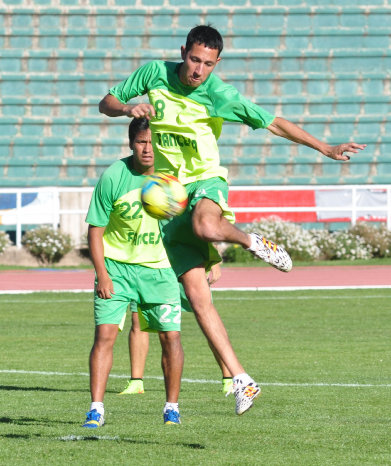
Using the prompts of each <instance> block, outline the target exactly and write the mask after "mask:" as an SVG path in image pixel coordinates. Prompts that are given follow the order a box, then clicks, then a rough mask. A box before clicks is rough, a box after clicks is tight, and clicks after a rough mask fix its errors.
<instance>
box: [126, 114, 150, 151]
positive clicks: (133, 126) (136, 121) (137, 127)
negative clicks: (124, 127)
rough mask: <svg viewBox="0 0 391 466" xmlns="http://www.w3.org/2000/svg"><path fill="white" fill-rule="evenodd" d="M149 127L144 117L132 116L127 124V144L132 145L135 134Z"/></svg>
mask: <svg viewBox="0 0 391 466" xmlns="http://www.w3.org/2000/svg"><path fill="white" fill-rule="evenodd" d="M148 128H149V121H148V120H147V119H146V118H133V120H132V121H131V122H130V124H129V132H128V134H129V144H130V145H131V146H132V145H133V143H134V140H135V139H136V136H137V134H138V133H139V132H140V131H145V130H146V129H148Z"/></svg>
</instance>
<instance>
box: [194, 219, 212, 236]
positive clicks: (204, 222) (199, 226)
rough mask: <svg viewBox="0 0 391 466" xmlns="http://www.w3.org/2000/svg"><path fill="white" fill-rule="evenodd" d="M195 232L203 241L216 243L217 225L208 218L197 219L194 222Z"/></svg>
mask: <svg viewBox="0 0 391 466" xmlns="http://www.w3.org/2000/svg"><path fill="white" fill-rule="evenodd" d="M193 231H194V233H195V235H196V236H198V238H200V239H202V240H203V241H214V238H215V225H214V224H213V222H211V221H210V219H208V218H205V217H198V218H195V219H194V221H193Z"/></svg>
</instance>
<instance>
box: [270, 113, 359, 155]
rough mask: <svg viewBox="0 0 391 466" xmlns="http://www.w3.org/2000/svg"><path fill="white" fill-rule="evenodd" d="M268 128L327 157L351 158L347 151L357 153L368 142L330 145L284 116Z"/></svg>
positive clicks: (277, 118) (275, 120)
mask: <svg viewBox="0 0 391 466" xmlns="http://www.w3.org/2000/svg"><path fill="white" fill-rule="evenodd" d="M267 129H268V130H269V131H270V132H272V133H273V134H275V135H276V136H281V137H283V138H285V139H289V140H290V141H293V142H296V143H297V144H302V145H304V146H308V147H311V148H312V149H315V150H317V151H319V152H321V153H322V154H323V155H325V156H326V157H330V158H331V159H334V160H349V159H350V157H349V156H348V155H346V154H345V152H352V153H354V154H356V153H357V152H358V151H359V150H363V149H365V148H366V146H367V145H366V144H357V143H355V142H347V143H345V144H339V145H338V146H330V144H326V143H325V142H322V141H319V139H316V138H315V137H314V136H312V135H311V134H310V133H307V131H304V130H303V129H302V128H300V127H299V126H297V125H295V124H294V123H292V122H291V121H289V120H285V119H284V118H280V117H276V118H275V119H274V121H273V123H272V124H270V125H269V126H268V127H267Z"/></svg>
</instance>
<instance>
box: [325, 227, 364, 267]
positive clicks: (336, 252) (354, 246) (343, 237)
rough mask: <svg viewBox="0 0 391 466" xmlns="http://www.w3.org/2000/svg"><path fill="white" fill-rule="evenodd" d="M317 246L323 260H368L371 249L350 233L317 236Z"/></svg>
mask: <svg viewBox="0 0 391 466" xmlns="http://www.w3.org/2000/svg"><path fill="white" fill-rule="evenodd" d="M317 245H318V247H319V249H320V250H321V251H322V256H323V258H324V259H332V260H336V259H347V260H355V259H370V258H371V257H372V248H371V246H370V245H368V244H367V243H366V242H365V240H364V239H363V238H362V237H361V236H358V235H355V234H353V233H352V232H350V231H335V232H333V233H329V232H326V233H325V234H323V235H319V236H317Z"/></svg>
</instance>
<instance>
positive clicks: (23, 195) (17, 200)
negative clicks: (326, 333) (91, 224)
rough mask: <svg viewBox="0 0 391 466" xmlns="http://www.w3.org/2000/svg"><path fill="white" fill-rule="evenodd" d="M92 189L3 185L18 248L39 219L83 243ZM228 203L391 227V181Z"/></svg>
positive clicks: (244, 190)
mask: <svg viewBox="0 0 391 466" xmlns="http://www.w3.org/2000/svg"><path fill="white" fill-rule="evenodd" d="M92 190H93V188H91V187H87V188H60V187H42V188H0V228H2V229H3V230H4V229H5V230H13V231H15V232H16V245H17V247H19V248H20V247H21V239H22V232H23V230H24V229H25V227H26V226H27V227H29V226H30V227H31V225H40V224H49V225H52V226H53V228H55V229H57V228H61V230H62V231H65V232H67V233H69V234H71V236H72V237H73V239H74V242H75V243H76V244H79V243H80V237H81V235H82V234H83V233H85V232H86V228H87V226H86V224H85V222H84V219H85V215H86V213H87V209H88V205H89V200H90V198H91V193H92ZM257 199H258V200H259V201H257ZM287 201H289V202H287ZM229 204H230V206H231V208H232V210H233V211H234V212H235V214H236V216H237V221H238V223H248V222H251V221H254V220H257V219H259V218H261V217H267V216H270V215H278V216H280V217H281V218H283V219H285V220H291V221H295V222H298V223H305V222H308V221H311V222H320V223H325V222H330V221H333V222H347V221H348V222H350V223H351V224H352V225H354V224H355V223H356V222H357V221H358V220H367V221H378V222H385V223H386V224H387V228H388V229H389V230H391V185H341V186H339V185H337V186H335V185H328V186H232V187H230V202H229ZM292 204H293V205H292Z"/></svg>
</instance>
